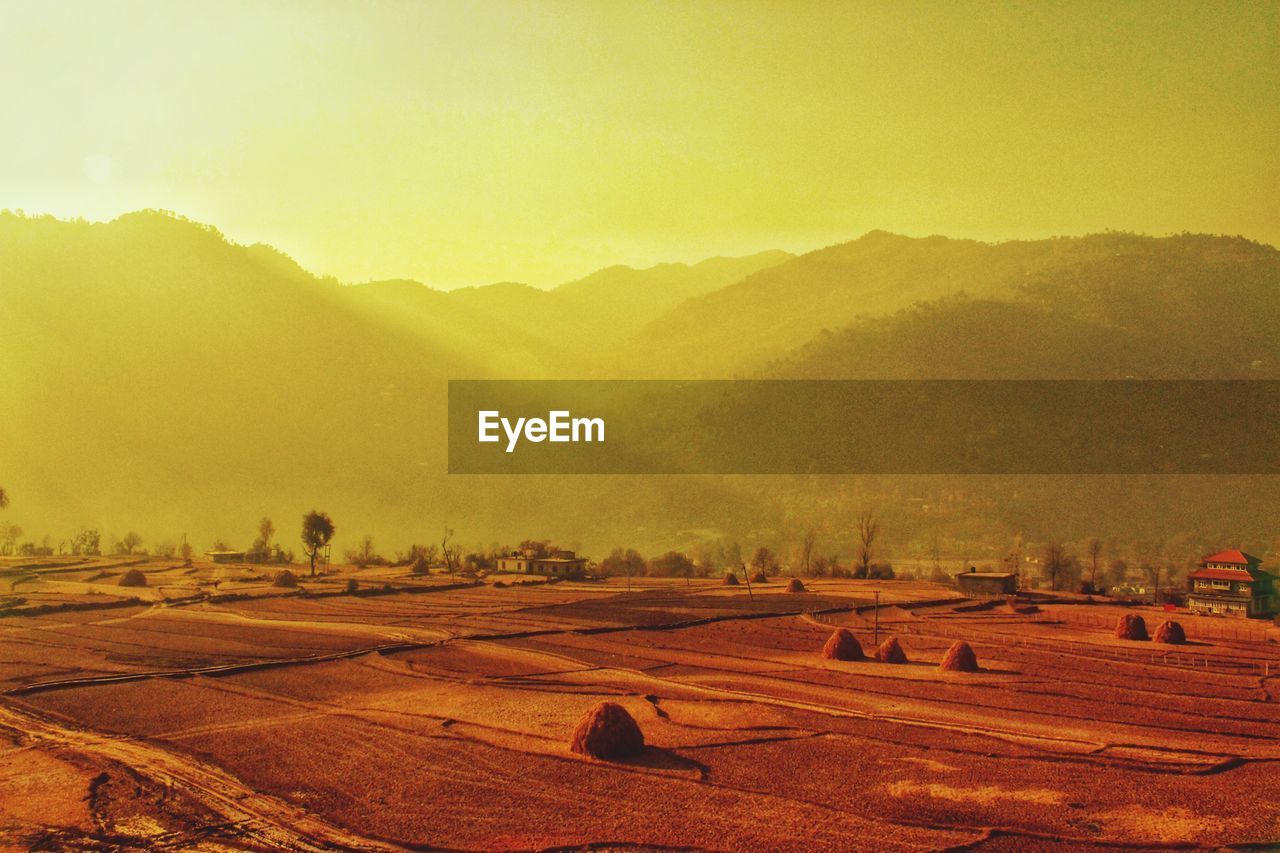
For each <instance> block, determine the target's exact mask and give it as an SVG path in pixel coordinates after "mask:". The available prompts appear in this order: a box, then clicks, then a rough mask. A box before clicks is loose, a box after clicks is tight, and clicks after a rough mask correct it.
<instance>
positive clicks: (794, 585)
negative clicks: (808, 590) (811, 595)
mask: <svg viewBox="0 0 1280 853" xmlns="http://www.w3.org/2000/svg"><path fill="white" fill-rule="evenodd" d="M787 592H804V584H802V583H801V582H800V578H792V579H791V580H789V581H787Z"/></svg>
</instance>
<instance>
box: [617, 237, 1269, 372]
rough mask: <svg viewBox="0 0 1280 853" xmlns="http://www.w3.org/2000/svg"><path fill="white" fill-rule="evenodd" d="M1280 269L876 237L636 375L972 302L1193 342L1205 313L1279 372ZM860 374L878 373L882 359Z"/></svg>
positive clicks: (1191, 241)
mask: <svg viewBox="0 0 1280 853" xmlns="http://www.w3.org/2000/svg"><path fill="white" fill-rule="evenodd" d="M1278 269H1280V253H1277V252H1276V250H1275V249H1274V248H1272V247H1270V246H1265V245H1262V244H1258V243H1252V242H1250V241H1247V240H1243V239H1241V238H1228V237H1210V236H1194V235H1187V236H1180V237H1167V238H1154V237H1142V236H1137V235H1131V234H1115V233H1113V234H1097V235H1090V236H1085V237H1064V238H1053V239H1048V240H1035V241H1012V242H1007V243H994V244H993V243H980V242H977V241H974V240H952V239H948V238H945V237H927V238H910V237H901V236H898V235H893V234H888V233H886V232H882V231H873V232H871V233H869V234H867V235H865V236H863V237H861V238H859V239H857V240H854V241H852V242H849V243H842V244H839V245H836V246H830V247H828V248H825V249H819V250H817V251H814V252H809V253H807V254H804V255H800V256H798V257H796V258H794V259H792V260H790V261H787V262H785V263H782V264H779V265H777V266H774V267H770V268H769V269H765V270H761V271H760V272H757V273H755V274H752V275H750V276H747V277H746V278H744V279H743V280H742V281H740V282H738V283H736V284H733V285H730V286H728V287H725V288H721V289H720V290H717V291H714V292H711V293H708V294H705V295H703V296H700V297H695V298H693V299H690V300H688V301H687V302H685V303H683V304H681V305H679V306H677V307H676V308H674V309H672V310H671V311H669V312H668V313H667V314H666V315H664V316H662V317H660V318H658V319H657V320H655V321H653V322H652V323H650V324H649V325H648V326H647V327H646V328H645V329H643V330H641V332H640V333H639V334H638V335H637V341H642V342H643V344H644V365H643V366H637V367H638V369H644V370H646V371H649V372H652V373H653V374H655V375H663V374H670V375H678V376H688V377H695V378H696V377H698V376H721V377H727V376H749V375H752V374H753V373H755V372H757V371H759V370H763V369H765V367H766V365H767V364H770V363H772V362H774V361H776V360H778V359H782V358H784V357H785V356H786V354H787V353H788V352H790V351H792V350H795V349H797V348H799V347H802V346H804V345H805V344H807V343H808V342H810V341H811V340H813V339H814V337H815V336H816V335H818V334H819V333H820V332H821V331H822V330H824V329H826V330H829V331H836V330H839V329H841V328H844V327H851V326H860V325H862V324H865V323H866V322H868V321H872V320H874V319H876V318H884V317H889V316H891V315H894V314H896V313H898V312H900V311H904V310H908V309H911V308H913V307H914V306H918V305H924V304H927V303H932V302H936V301H938V300H942V299H945V298H949V297H953V296H955V295H957V294H960V293H963V294H966V295H968V296H969V297H971V298H975V299H989V300H997V301H1006V302H1008V301H1013V302H1018V303H1035V304H1039V305H1042V306H1043V307H1045V308H1046V309H1048V310H1051V311H1053V312H1054V313H1055V314H1058V315H1061V316H1063V317H1070V318H1072V319H1074V320H1076V321H1080V322H1086V323H1091V324H1094V325H1097V324H1099V323H1101V324H1102V325H1108V324H1109V325H1111V326H1112V327H1114V328H1117V329H1120V328H1124V329H1129V330H1131V331H1132V330H1137V329H1141V327H1142V323H1141V320H1142V319H1143V318H1146V319H1147V320H1149V322H1150V327H1151V328H1156V327H1159V328H1163V329H1165V330H1166V331H1172V329H1171V327H1170V326H1169V321H1170V313H1169V312H1172V314H1173V315H1174V316H1177V317H1179V318H1180V321H1181V325H1180V326H1179V330H1180V331H1181V332H1186V331H1188V329H1187V324H1188V322H1189V320H1190V318H1191V317H1192V316H1193V315H1194V314H1195V312H1197V311H1199V312H1203V314H1204V316H1205V319H1206V321H1212V322H1214V323H1218V324H1220V325H1219V326H1218V328H1222V327H1223V326H1222V325H1221V324H1227V323H1233V324H1234V325H1235V326H1236V327H1237V328H1238V329H1240V330H1241V331H1242V332H1243V333H1244V334H1246V335H1247V337H1248V338H1249V340H1250V343H1249V345H1248V346H1247V347H1243V348H1242V351H1241V354H1240V355H1238V356H1236V360H1237V361H1238V360H1239V359H1240V358H1244V355H1243V350H1244V349H1247V350H1249V351H1250V352H1252V353H1255V355H1253V358H1258V357H1262V358H1263V359H1264V361H1267V363H1269V364H1270V363H1273V361H1271V360H1270V356H1268V355H1267V354H1266V353H1262V354H1261V355H1258V354H1257V353H1259V352H1260V351H1262V350H1266V349H1267V348H1268V347H1274V343H1275V329H1276V328H1277V327H1278V326H1280V317H1277V308H1278V306H1280V298H1278V293H1280V290H1278V289H1280V275H1278V274H1277V270H1278ZM1104 315H1105V316H1104ZM992 331H993V333H994V331H995V330H992ZM990 337H991V336H990V335H988V336H981V337H977V338H971V339H970V340H969V342H968V343H969V345H971V346H979V345H982V344H983V343H984V342H985V341H986V340H988V339H989V338H990ZM1206 368H1207V365H1204V366H1202V369H1201V372H1204V370H1205V369H1206ZM885 369H887V370H890V371H896V370H898V368H897V367H895V366H894V365H891V364H886V365H885ZM860 370H862V371H864V372H867V371H870V372H875V370H876V362H874V361H871V362H867V363H865V364H863V365H861V366H860ZM1144 370H1145V368H1144Z"/></svg>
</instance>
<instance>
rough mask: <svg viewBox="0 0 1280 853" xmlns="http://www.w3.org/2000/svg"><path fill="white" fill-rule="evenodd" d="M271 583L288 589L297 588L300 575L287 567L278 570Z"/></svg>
mask: <svg viewBox="0 0 1280 853" xmlns="http://www.w3.org/2000/svg"><path fill="white" fill-rule="evenodd" d="M271 585H272V586H282V587H284V588H286V589H297V587H298V576H297V575H295V574H294V573H293V572H291V571H289V570H288V569H285V570H284V571H281V572H276V576H275V579H274V580H272V581H271Z"/></svg>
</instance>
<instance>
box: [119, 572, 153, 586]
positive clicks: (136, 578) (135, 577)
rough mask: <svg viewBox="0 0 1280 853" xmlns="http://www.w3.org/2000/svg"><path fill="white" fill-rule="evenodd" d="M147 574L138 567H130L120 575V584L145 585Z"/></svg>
mask: <svg viewBox="0 0 1280 853" xmlns="http://www.w3.org/2000/svg"><path fill="white" fill-rule="evenodd" d="M146 585H147V576H146V575H144V574H143V573H142V572H141V571H139V570H138V569H130V570H129V571H127V572H125V573H124V574H123V575H121V576H120V586H146Z"/></svg>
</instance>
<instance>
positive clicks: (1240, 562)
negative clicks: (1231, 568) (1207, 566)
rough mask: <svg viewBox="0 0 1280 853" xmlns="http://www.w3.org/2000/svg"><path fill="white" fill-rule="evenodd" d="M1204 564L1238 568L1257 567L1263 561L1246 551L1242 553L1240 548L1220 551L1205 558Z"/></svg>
mask: <svg viewBox="0 0 1280 853" xmlns="http://www.w3.org/2000/svg"><path fill="white" fill-rule="evenodd" d="M1203 562H1206V563H1230V564H1232V565H1237V566H1256V565H1258V564H1259V563H1261V562H1262V560H1260V559H1258V558H1257V557H1255V556H1253V555H1252V554H1246V553H1245V552H1244V551H1241V550H1240V549H1238V548H1233V549H1231V550H1228V551H1219V552H1218V553H1216V554H1213V555H1210V556H1208V557H1205V558H1204V560H1203Z"/></svg>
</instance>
